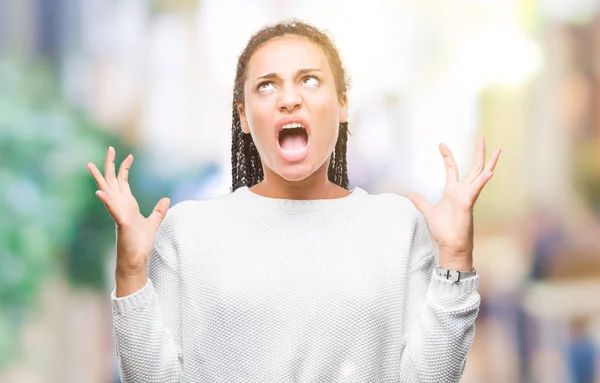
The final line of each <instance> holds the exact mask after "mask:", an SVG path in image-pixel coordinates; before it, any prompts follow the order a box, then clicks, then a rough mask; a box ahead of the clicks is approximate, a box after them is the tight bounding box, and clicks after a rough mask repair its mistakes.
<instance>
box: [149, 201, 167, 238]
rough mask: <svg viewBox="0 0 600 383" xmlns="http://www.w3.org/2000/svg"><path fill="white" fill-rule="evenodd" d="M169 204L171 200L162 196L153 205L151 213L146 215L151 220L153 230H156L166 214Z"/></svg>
mask: <svg viewBox="0 0 600 383" xmlns="http://www.w3.org/2000/svg"><path fill="white" fill-rule="evenodd" d="M170 204H171V200H170V199H168V198H162V199H161V200H160V201H158V203H157V204H156V206H154V210H152V214H150V216H149V217H148V219H149V220H150V221H151V222H152V225H153V227H154V228H155V230H158V227H159V226H160V224H161V222H162V221H163V219H165V216H166V215H167V211H168V210H169V205H170Z"/></svg>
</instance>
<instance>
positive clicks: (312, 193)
mask: <svg viewBox="0 0 600 383" xmlns="http://www.w3.org/2000/svg"><path fill="white" fill-rule="evenodd" d="M328 167H329V162H328V161H326V162H325V164H323V166H321V167H320V168H319V169H318V170H317V171H315V172H314V173H313V174H311V175H310V176H309V177H307V178H305V179H303V180H300V181H288V180H286V179H284V178H282V177H281V176H280V175H278V174H277V173H275V172H273V171H272V170H271V169H264V175H265V177H264V179H263V180H262V181H261V182H259V183H258V184H256V185H254V186H252V187H251V188H250V190H251V191H252V192H253V193H256V194H258V195H261V196H263V197H269V198H283V199H293V200H317V199H331V198H341V197H345V196H347V195H349V194H350V191H349V190H346V189H344V188H342V187H341V186H339V185H336V184H334V183H333V182H331V181H329V178H328V177H327V170H328Z"/></svg>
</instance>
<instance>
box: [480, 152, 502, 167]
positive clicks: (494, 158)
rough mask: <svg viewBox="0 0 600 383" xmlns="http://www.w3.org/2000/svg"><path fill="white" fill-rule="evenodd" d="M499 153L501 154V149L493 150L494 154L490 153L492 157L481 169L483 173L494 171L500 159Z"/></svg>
mask: <svg viewBox="0 0 600 383" xmlns="http://www.w3.org/2000/svg"><path fill="white" fill-rule="evenodd" d="M501 153H502V149H496V150H494V152H493V153H492V156H491V157H490V160H489V161H488V163H487V164H486V165H485V168H484V169H483V171H484V172H493V171H494V169H495V168H496V164H497V163H498V159H500V154H501Z"/></svg>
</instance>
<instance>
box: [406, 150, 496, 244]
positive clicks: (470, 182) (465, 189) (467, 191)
mask: <svg viewBox="0 0 600 383" xmlns="http://www.w3.org/2000/svg"><path fill="white" fill-rule="evenodd" d="M500 152H501V151H500V149H496V150H495V151H494V152H493V153H492V157H491V158H490V160H489V161H488V162H487V164H485V142H484V141H483V139H481V140H479V142H478V143H477V153H476V156H475V162H474V164H473V168H472V169H471V172H470V173H469V175H468V176H467V177H466V178H465V179H464V180H463V181H459V178H458V170H457V167H456V162H455V161H454V158H453V156H452V152H450V149H448V147H447V146H446V145H444V144H441V145H440V153H441V154H442V157H443V158H444V163H445V165H446V186H445V188H444V193H443V196H442V200H441V201H440V203H439V204H437V205H435V206H431V205H429V204H428V203H427V202H426V201H425V199H424V198H423V197H422V196H421V195H418V194H412V195H409V198H410V199H411V201H412V202H413V204H414V205H415V206H416V207H417V209H419V211H421V213H422V214H423V216H424V218H425V221H426V222H427V226H428V228H429V232H430V233H431V237H432V238H433V239H434V240H435V241H436V242H437V244H438V246H439V247H440V250H442V249H444V250H448V251H449V252H451V253H453V254H469V253H470V252H471V251H472V250H473V208H474V206H475V202H476V201H477V198H478V197H479V194H480V193H481V190H482V189H483V187H484V186H485V184H486V183H487V182H488V181H489V180H490V178H491V177H492V175H493V170H494V168H495V166H496V164H497V162H498V158H499V156H500Z"/></svg>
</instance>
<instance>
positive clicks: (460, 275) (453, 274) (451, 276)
mask: <svg viewBox="0 0 600 383" xmlns="http://www.w3.org/2000/svg"><path fill="white" fill-rule="evenodd" d="M435 272H436V273H437V275H438V276H439V277H441V278H443V279H447V280H449V281H452V282H460V281H461V280H463V279H465V278H470V277H474V276H475V275H477V270H475V268H473V270H472V271H458V270H447V269H442V268H441V267H438V268H436V270H435Z"/></svg>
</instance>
